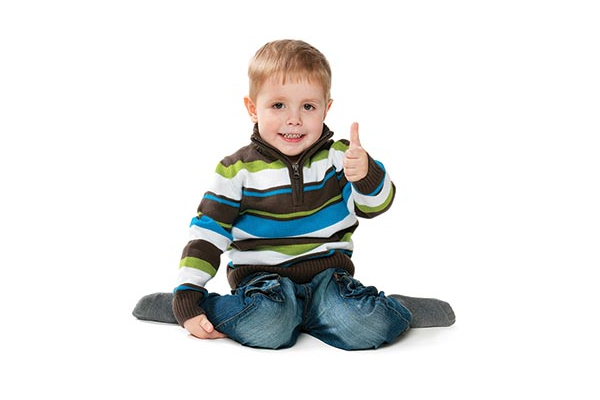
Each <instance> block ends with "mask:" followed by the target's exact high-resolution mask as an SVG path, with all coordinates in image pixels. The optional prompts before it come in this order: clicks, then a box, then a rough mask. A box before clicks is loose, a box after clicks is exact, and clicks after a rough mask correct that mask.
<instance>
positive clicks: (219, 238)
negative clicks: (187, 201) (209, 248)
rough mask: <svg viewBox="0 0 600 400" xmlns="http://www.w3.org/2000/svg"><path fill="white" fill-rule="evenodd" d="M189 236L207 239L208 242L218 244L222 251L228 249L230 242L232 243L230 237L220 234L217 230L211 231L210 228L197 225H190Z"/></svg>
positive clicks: (194, 238) (193, 238) (191, 238)
mask: <svg viewBox="0 0 600 400" xmlns="http://www.w3.org/2000/svg"><path fill="white" fill-rule="evenodd" d="M189 238H190V240H196V239H202V240H206V241H207V242H210V243H212V244H214V245H215V246H217V247H218V248H219V250H221V251H225V250H227V248H228V247H229V244H230V243H231V242H230V241H229V238H227V237H225V236H223V235H220V234H218V233H217V232H215V231H211V230H210V229H204V228H201V227H199V226H197V225H192V226H190V231H189Z"/></svg>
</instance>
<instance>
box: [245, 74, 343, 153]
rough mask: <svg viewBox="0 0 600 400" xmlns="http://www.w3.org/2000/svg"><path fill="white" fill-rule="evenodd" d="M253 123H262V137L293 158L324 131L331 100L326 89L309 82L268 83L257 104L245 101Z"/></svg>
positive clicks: (270, 81) (261, 90)
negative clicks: (328, 98)
mask: <svg viewBox="0 0 600 400" xmlns="http://www.w3.org/2000/svg"><path fill="white" fill-rule="evenodd" d="M244 102H245V103H246V108H247V109H248V113H249V114H250V118H251V119H252V121H253V122H258V130H259V132H260V136H261V137H262V138H263V140H264V141H265V142H267V143H268V144H270V145H271V146H273V147H275V148H276V149H277V150H279V151H280V152H282V153H283V154H285V155H287V156H290V157H293V156H297V155H299V154H301V153H302V152H303V151H304V150H306V149H308V148H309V147H310V146H311V145H312V144H314V143H315V142H316V141H317V140H318V139H319V137H321V132H322V131H323V122H324V121H325V116H326V115H327V111H329V107H330V106H331V102H332V101H331V100H329V101H327V100H326V99H325V93H324V91H323V87H322V86H321V85H320V84H317V83H311V82H307V81H302V82H296V83H291V82H286V84H285V85H283V84H281V83H280V82H278V81H275V80H268V81H267V82H265V83H264V84H263V85H262V87H261V88H260V90H259V92H258V94H257V95H256V99H254V101H253V100H252V99H250V98H249V97H246V98H245V99H244Z"/></svg>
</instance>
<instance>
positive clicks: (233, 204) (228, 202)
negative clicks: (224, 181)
mask: <svg viewBox="0 0 600 400" xmlns="http://www.w3.org/2000/svg"><path fill="white" fill-rule="evenodd" d="M204 198H205V199H208V200H212V201H216V202H217V203H221V204H225V205H228V206H231V207H236V208H239V206H240V202H239V201H233V200H225V199H221V198H220V197H217V196H213V195H212V194H205V195H204Z"/></svg>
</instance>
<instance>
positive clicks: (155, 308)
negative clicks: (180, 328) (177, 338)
mask: <svg viewBox="0 0 600 400" xmlns="http://www.w3.org/2000/svg"><path fill="white" fill-rule="evenodd" d="M172 303H173V293H152V294H148V295H146V296H144V297H142V298H141V299H140V301H138V303H137V304H136V306H135V308H134V309H133V313H132V314H133V316H134V317H136V318H137V319H141V320H144V321H154V322H164V323H167V324H176V323H177V320H176V319H175V315H173V308H172Z"/></svg>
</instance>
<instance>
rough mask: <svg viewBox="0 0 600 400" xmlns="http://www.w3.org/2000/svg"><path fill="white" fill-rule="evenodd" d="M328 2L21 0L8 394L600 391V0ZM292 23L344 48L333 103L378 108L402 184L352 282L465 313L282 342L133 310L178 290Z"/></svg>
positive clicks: (10, 119)
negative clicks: (251, 72)
mask: <svg viewBox="0 0 600 400" xmlns="http://www.w3.org/2000/svg"><path fill="white" fill-rule="evenodd" d="M213 3H217V2H213ZM330 3H333V2H327V1H323V0H319V1H312V0H306V1H301V2H284V1H244V2H235V1H229V2H218V5H215V4H207V2H201V1H185V2H184V1H126V0H120V1H96V2H93V1H52V2H51V1H48V2H43V1H38V2H33V1H12V2H10V1H6V2H2V4H1V5H0V57H1V62H0V134H1V142H0V185H1V186H0V187H1V188H2V194H0V233H1V238H0V243H1V249H0V270H1V272H0V296H1V298H0V300H1V302H0V304H1V309H0V310H1V314H0V317H1V318H2V326H3V328H2V329H1V330H0V335H1V336H0V352H1V353H0V354H1V357H0V365H1V366H2V370H3V371H4V372H3V377H2V382H3V383H2V385H1V387H0V393H2V394H1V395H0V397H2V398H11V399H19V398H32V396H33V394H37V395H40V396H44V397H46V398H49V397H52V398H55V397H56V398H58V396H61V398H81V399H96V398H98V399H100V398H101V399H106V398H134V399H144V398H177V397H179V398H181V397H187V396H190V397H191V398H202V399H204V398H209V397H213V398H227V399H229V398H242V396H243V398H265V397H269V398H274V397H279V398H281V396H286V398H287V397H288V396H302V397H309V398H332V397H333V396H335V397H336V398H338V397H340V398H350V399H352V398H359V397H363V398H364V397H367V396H368V397H379V398H381V397H385V398H405V399H408V398H420V399H423V398H441V397H442V396H443V397H444V398H453V399H458V398H467V397H468V398H474V396H477V398H484V399H492V398H499V399H500V398H502V399H506V398H543V397H546V396H550V395H553V396H555V397H554V398H573V399H575V398H577V399H585V398H597V396H598V394H599V390H598V385H597V383H594V382H593V381H592V380H596V379H597V371H598V356H599V355H600V354H599V352H598V344H597V340H598V334H599V333H600V332H599V329H598V328H599V323H598V318H599V317H598V313H597V308H598V305H599V304H600V301H599V300H600V299H599V295H598V282H599V281H598V278H597V275H594V274H595V272H596V271H595V270H597V269H598V267H600V256H599V250H598V248H599V244H600V240H599V239H600V228H599V226H600V212H599V204H600V179H599V178H600V174H599V171H600V161H599V156H598V155H599V153H600V146H599V145H598V137H599V134H600V118H599V111H600V78H599V77H600V73H599V71H600V56H599V49H600V40H599V38H600V24H599V23H598V21H599V20H600V13H599V12H598V11H597V9H596V8H595V7H593V4H594V3H595V2H593V1H589V2H586V1H573V0H571V1H526V0H521V1H506V0H505V1H485V2H484V1H416V2H415V1H410V2H409V1H402V2H389V3H388V2H383V1H376V0H373V1H368V2H364V1H363V2H357V1H344V2H336V4H335V5H333V4H330ZM392 4H393V7H392ZM281 38H298V39H304V40H306V41H308V42H309V43H311V44H313V45H314V46H316V47H317V48H319V49H320V50H321V51H323V52H324V53H325V54H326V56H327V57H328V58H329V61H330V63H331V66H332V69H333V89H332V95H333V98H334V104H333V107H332V109H331V112H330V114H329V115H328V119H327V121H326V122H327V123H328V125H329V126H330V128H331V129H332V130H334V131H335V132H336V137H337V138H342V137H348V132H349V128H350V124H351V123H352V122H353V121H355V120H356V121H359V122H360V133H361V141H362V144H363V146H364V147H365V148H366V149H367V150H368V151H369V152H370V153H371V154H372V155H373V156H374V157H375V158H376V159H378V160H381V161H383V162H384V163H385V165H386V168H387V170H388V171H389V173H390V174H391V175H392V178H393V179H394V181H395V183H396V185H397V188H398V194H397V198H396V202H395V204H394V207H393V208H392V210H390V211H389V212H388V213H387V214H386V215H385V216H382V217H380V218H378V219H375V220H370V221H364V222H362V223H361V227H360V228H359V231H358V232H357V234H356V235H355V239H356V240H355V244H356V252H355V261H356V264H357V275H356V276H357V277H358V278H359V279H360V280H361V281H363V283H365V284H370V285H376V286H377V287H378V288H379V289H380V290H384V291H386V293H394V292H395V293H403V294H407V295H413V296H426V297H438V298H442V299H445V300H447V301H449V302H450V303H451V304H452V305H453V306H454V309H455V311H456V314H457V323H456V324H455V325H454V326H453V327H451V328H449V329H421V330H413V331H411V332H409V333H408V334H407V335H406V336H404V337H403V338H402V339H401V340H399V341H398V342H396V343H395V344H393V345H392V346H388V347H385V348H382V349H380V350H376V351H362V352H345V351H341V350H337V349H334V348H331V347H328V346H326V345H324V344H322V343H321V342H318V341H317V340H315V339H313V338H310V337H307V336H303V337H301V339H300V341H299V342H298V344H297V345H296V346H295V347H294V348H292V349H289V350H281V351H265V350H256V349H249V348H245V347H242V346H239V345H237V344H235V343H233V342H231V341H229V340H221V341H199V340H195V339H193V338H190V337H188V336H187V335H186V334H185V331H184V330H183V329H181V328H179V327H177V326H169V325H161V324H151V323H143V322H140V321H137V320H136V319H134V318H133V317H132V316H131V310H132V309H133V306H134V305H135V303H136V301H137V300H138V299H139V298H140V297H141V296H143V295H144V294H147V293H151V292H155V291H170V290H171V289H172V287H173V285H174V281H175V276H176V273H177V265H178V260H179V256H180V254H181V250H182V248H183V246H184V245H185V243H186V241H187V225H188V223H189V220H190V218H191V217H192V216H193V215H194V213H195V210H196V207H197V204H198V202H199V200H200V198H201V195H202V193H203V191H204V189H205V184H206V182H207V179H209V177H210V175H211V173H212V171H213V170H214V167H215V165H216V163H217V162H218V161H219V160H220V159H221V158H222V157H223V156H225V155H227V154H230V153H231V152H233V151H235V150H236V149H237V148H239V147H241V146H242V145H244V144H246V143H247V141H248V138H249V135H250V131H251V128H252V125H251V123H250V121H249V118H248V117H247V115H246V112H245V109H244V108H243V102H242V98H243V96H244V95H245V94H246V93H247V77H246V68H247V63H248V60H249V59H250V57H251V56H252V55H253V53H254V52H255V51H256V49H258V47H260V46H261V45H262V44H264V43H265V42H267V41H270V40H273V39H281ZM209 289H211V290H215V291H221V292H224V291H226V290H227V289H228V287H227V285H226V279H225V274H224V273H223V271H220V272H219V274H218V275H217V277H216V278H215V279H214V280H213V281H211V283H210V284H209ZM6 393H11V394H10V395H7V394H6Z"/></svg>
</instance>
